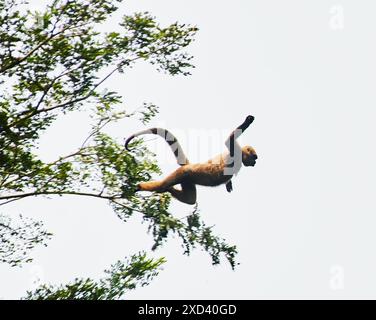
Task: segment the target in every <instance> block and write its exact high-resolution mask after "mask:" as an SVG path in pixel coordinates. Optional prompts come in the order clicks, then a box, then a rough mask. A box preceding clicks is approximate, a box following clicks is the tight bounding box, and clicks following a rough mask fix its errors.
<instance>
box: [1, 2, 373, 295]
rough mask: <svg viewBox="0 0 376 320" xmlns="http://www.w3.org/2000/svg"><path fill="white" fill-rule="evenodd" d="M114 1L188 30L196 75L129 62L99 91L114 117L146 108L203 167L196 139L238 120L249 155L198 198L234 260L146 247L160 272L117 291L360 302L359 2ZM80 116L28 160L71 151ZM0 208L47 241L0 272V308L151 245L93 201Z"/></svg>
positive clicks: (364, 219) (364, 232) (366, 79)
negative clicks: (29, 258) (120, 100)
mask: <svg viewBox="0 0 376 320" xmlns="http://www.w3.org/2000/svg"><path fill="white" fill-rule="evenodd" d="M31 3H33V4H35V5H36V4H38V3H39V1H36V0H35V1H31ZM122 6H123V8H124V9H123V8H122V12H128V13H129V12H133V11H150V12H151V13H152V14H153V15H155V16H157V17H158V19H159V21H161V23H163V24H165V23H171V22H174V21H176V20H177V21H179V22H182V23H183V22H184V23H191V24H196V25H197V26H198V27H199V28H200V32H199V34H198V35H197V38H196V39H197V40H196V41H195V42H194V44H192V45H191V46H190V48H189V51H190V52H191V53H193V54H194V55H195V57H196V58H195V60H194V63H195V65H196V69H195V70H194V73H193V76H191V77H186V78H185V77H177V78H172V77H169V76H167V75H164V74H159V73H157V72H156V71H154V70H153V68H152V67H149V66H147V65H144V64H141V65H138V66H137V67H135V68H134V69H132V70H130V71H128V72H126V73H125V74H122V75H120V76H118V77H116V78H114V79H112V80H111V81H109V82H108V83H107V84H106V86H107V87H109V88H115V89H117V90H119V92H120V93H121V94H123V95H124V97H125V101H126V102H127V105H128V106H129V108H130V109H133V108H136V107H138V106H139V105H141V104H142V102H144V101H148V102H149V101H150V102H153V103H155V104H157V105H158V106H159V107H160V115H159V116H158V118H157V119H156V120H155V121H153V122H152V123H151V124H150V126H160V125H162V126H164V127H166V128H169V129H171V130H172V131H173V132H174V133H176V135H177V136H178V137H179V138H181V140H182V145H183V147H185V146H188V145H189V146H190V148H186V149H188V150H187V154H188V157H189V158H190V159H191V161H198V160H206V157H207V153H208V152H207V150H205V149H206V148H207V144H206V143H205V141H207V140H205V139H207V136H206V134H205V130H209V131H207V132H208V134H210V132H212V131H213V130H218V131H219V132H223V131H224V130H225V129H228V130H231V129H232V128H233V127H235V126H237V125H238V124H239V123H241V122H242V121H243V119H244V118H245V116H246V115H248V114H252V115H254V116H255V118H256V120H255V122H254V123H253V124H252V126H251V127H250V128H249V130H248V131H247V132H246V133H245V134H244V137H243V138H242V141H243V143H246V144H251V145H252V146H254V147H255V149H256V150H257V152H258V154H259V160H258V163H257V165H256V166H255V167H254V168H243V169H242V170H241V171H240V173H239V175H238V177H236V178H235V179H234V181H233V185H234V192H233V193H231V194H228V193H227V192H226V190H225V187H224V186H222V187H219V188H214V189H211V188H204V187H200V188H199V191H198V202H199V208H200V210H201V214H202V217H203V218H204V219H205V221H206V222H207V224H209V225H211V224H215V232H216V234H218V235H220V236H222V237H224V238H226V239H227V240H228V242H229V243H231V244H236V245H237V246H238V249H239V255H238V261H239V262H240V263H241V265H240V266H239V267H238V268H237V269H236V270H235V271H232V270H231V268H230V266H229V265H228V264H227V263H226V262H225V261H224V263H223V264H222V265H221V266H217V267H213V266H212V265H211V263H210V258H209V256H208V255H207V254H206V253H204V252H200V251H199V250H196V251H194V252H193V253H192V255H191V256H190V257H186V256H183V255H182V250H181V248H180V242H179V243H178V241H176V239H175V240H174V239H171V241H170V242H169V244H168V245H166V246H165V247H164V248H163V249H162V250H158V251H156V252H154V253H152V255H153V256H155V257H159V256H166V257H167V260H168V262H167V264H166V265H165V267H164V271H163V272H161V274H160V275H159V276H158V277H157V278H156V279H155V280H154V281H153V282H152V283H151V284H150V286H148V287H145V288H139V289H137V290H136V291H134V292H132V293H131V294H130V295H129V296H128V297H129V298H135V299H136V298H137V299H149V298H150V299H156V298H158V299H165V298H174V299H179V298H187V299H189V298H191V299H209V298H213V299H215V298H227V299H232V298H234V299H235V298H238V299H252V298H376V289H375V288H376V275H375V273H374V270H375V268H376V257H375V253H374V243H375V242H376V233H375V231H374V230H375V226H376V218H375V214H376V210H375V209H376V204H375V197H374V195H375V181H376V169H375V167H374V164H375V160H376V151H375V146H374V142H373V138H374V137H375V133H376V129H375V125H374V118H375V116H376V111H375V102H376V91H375V89H374V86H375V80H376V79H375V78H376V61H375V59H376V58H375V57H376V46H375V37H374V35H375V28H376V21H375V19H374V12H375V10H376V4H375V2H374V1H371V0H369V1H366V0H364V1H361V2H360V1H358V2H355V1H351V2H350V1H345V0H342V1H328V0H325V1H324V0H316V1H308V0H304V1H303V0H299V1H297V0H295V1H293V0H286V1H278V0H274V1H272V0H269V1H265V0H264V1H261V0H259V1H249V0H248V1H246V0H243V1H240V0H238V1H231V2H230V1H219V0H216V1H213V0H206V1H198V0H191V1H177V0H164V1H162V0H158V1H157V0H137V1H136V0H128V1H126V2H124V4H123V5H122ZM85 120H86V118H85V116H84V115H78V114H72V115H69V116H66V117H65V118H64V119H62V120H61V121H59V122H58V123H57V124H56V125H55V126H54V127H52V128H51V129H50V130H49V131H48V133H46V134H45V135H44V137H43V138H42V141H41V154H42V156H43V157H46V158H49V157H51V158H55V157H56V156H57V155H59V154H60V153H65V152H69V151H71V150H72V149H74V147H75V146H77V144H78V143H77V137H81V136H82V137H84V135H85V132H86V131H85V130H87V126H85ZM67 128H69V130H67ZM141 128H142V127H141V126H140V125H139V124H138V123H137V122H136V121H134V122H130V121H127V122H124V123H122V124H120V125H119V126H116V127H113V128H111V131H110V133H111V134H112V135H114V136H116V137H119V138H123V137H126V136H128V135H129V134H131V133H133V132H134V131H137V130H139V129H141ZM193 130H200V132H201V134H202V140H201V141H204V143H203V145H200V146H199V147H196V148H194V147H192V146H191V143H190V141H187V140H186V139H185V138H186V137H189V133H190V132H192V131H193ZM210 130H211V131H210ZM81 140H82V139H80V141H81ZM153 143H155V141H153ZM153 143H152V142H150V145H151V146H152V145H153ZM157 143H158V146H160V147H158V150H164V152H165V154H161V155H159V158H160V159H163V160H165V161H162V162H161V167H162V168H163V170H164V173H167V172H169V171H170V170H172V169H174V168H175V164H173V162H172V163H171V159H173V156H172V154H171V152H170V150H169V149H168V147H165V146H164V144H163V141H159V140H158V142H157ZM197 143H198V144H200V141H199V140H197ZM161 148H162V149H161ZM218 151H219V152H221V151H222V150H218ZM215 153H216V152H215V151H213V154H215ZM166 154H167V156H168V157H170V160H169V161H166ZM171 210H172V212H174V214H176V215H177V216H185V215H186V214H187V213H189V212H190V210H191V207H190V206H187V205H184V204H180V203H176V202H174V205H173V206H172V208H171ZM7 212H8V213H14V214H16V213H24V214H27V215H30V216H33V217H36V218H40V219H42V220H44V221H45V223H46V226H47V228H48V229H49V230H50V231H52V232H53V233H54V234H55V236H54V238H53V239H52V241H51V242H50V244H49V246H48V247H47V248H42V249H40V250H39V249H38V250H36V251H35V255H34V256H35V261H34V263H33V264H32V265H26V266H25V267H24V268H22V269H14V268H10V267H8V266H5V265H3V266H0V297H2V298H17V297H20V296H22V295H24V292H25V291H26V289H27V288H29V287H30V285H31V283H32V281H33V279H35V278H36V277H40V278H41V279H42V281H43V282H49V283H65V282H67V281H70V280H73V279H74V278H75V277H81V276H82V277H87V276H92V277H98V276H100V275H101V272H102V270H103V269H105V268H107V267H109V265H110V264H111V263H114V262H115V261H116V260H117V259H121V258H122V257H124V256H126V255H130V254H132V253H135V252H137V251H139V250H143V249H149V248H150V247H151V244H152V237H151V236H150V235H147V234H146V225H141V224H140V223H139V222H140V219H139V218H134V219H132V220H131V221H130V222H129V223H123V222H122V221H120V220H119V219H118V218H117V217H116V216H115V214H114V213H113V212H112V211H111V209H110V208H109V207H108V206H107V205H106V203H105V202H103V201H101V200H93V199H76V198H72V197H64V198H53V199H50V200H46V199H28V200H25V201H22V202H16V203H14V204H13V205H11V206H9V207H7Z"/></svg>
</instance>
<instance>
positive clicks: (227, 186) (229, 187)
mask: <svg viewBox="0 0 376 320" xmlns="http://www.w3.org/2000/svg"><path fill="white" fill-rule="evenodd" d="M226 190H227V192H231V191H232V182H231V180H230V181H229V182H227V183H226Z"/></svg>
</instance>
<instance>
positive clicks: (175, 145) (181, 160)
mask: <svg viewBox="0 0 376 320" xmlns="http://www.w3.org/2000/svg"><path fill="white" fill-rule="evenodd" d="M144 134H156V135H158V136H161V137H162V138H163V139H165V141H166V142H167V143H168V145H169V146H170V148H171V150H172V152H173V153H174V155H175V158H176V160H177V162H178V164H179V165H181V166H183V165H185V164H188V163H189V161H188V159H187V157H186V155H185V154H184V151H183V149H182V147H181V145H180V143H179V141H178V139H176V137H175V136H174V135H173V134H172V133H171V132H170V131H168V130H166V129H163V128H151V129H147V130H143V131H140V132H137V133H135V134H133V135H131V136H130V137H129V138H128V139H127V140H126V141H125V149H127V150H128V151H130V150H129V148H128V144H129V143H130V142H131V140H132V139H133V138H135V137H138V136H141V135H144Z"/></svg>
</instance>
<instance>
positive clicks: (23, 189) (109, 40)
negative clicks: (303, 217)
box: [0, 0, 236, 295]
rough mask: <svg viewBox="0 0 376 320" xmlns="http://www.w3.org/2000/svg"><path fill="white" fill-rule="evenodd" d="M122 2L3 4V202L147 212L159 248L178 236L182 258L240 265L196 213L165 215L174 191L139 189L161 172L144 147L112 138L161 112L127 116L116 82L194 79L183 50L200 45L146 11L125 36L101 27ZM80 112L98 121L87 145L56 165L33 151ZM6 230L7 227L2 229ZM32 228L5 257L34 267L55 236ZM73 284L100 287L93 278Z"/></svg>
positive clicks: (131, 21) (190, 31) (126, 23)
mask: <svg viewBox="0 0 376 320" xmlns="http://www.w3.org/2000/svg"><path fill="white" fill-rule="evenodd" d="M120 2H121V0H93V1H87V0H75V1H73V0H54V1H51V2H50V4H49V5H48V6H47V7H46V9H45V11H44V12H31V11H30V10H27V5H26V4H25V3H23V2H22V1H19V0H5V1H1V2H0V92H1V94H0V146H1V147H0V206H5V205H7V204H9V203H10V202H13V201H18V200H21V199H25V198H27V197H34V196H53V195H59V196H64V195H75V196H84V197H95V198H99V199H103V200H105V201H108V202H109V204H110V205H111V206H112V208H113V209H114V211H115V212H116V214H117V215H118V216H119V217H120V218H121V219H123V220H127V219H128V218H129V217H130V216H131V215H133V214H135V213H137V214H140V215H142V216H143V219H144V221H146V222H147V223H148V224H149V230H150V231H151V233H152V235H153V237H154V241H155V244H154V246H153V249H156V248H158V247H159V246H161V245H162V244H163V243H164V241H165V240H166V239H168V235H170V234H175V235H177V236H178V237H180V239H181V240H182V244H183V246H184V253H185V254H189V253H190V250H191V249H192V248H195V247H201V248H202V249H203V250H205V251H207V252H208V253H209V254H210V256H211V258H212V262H213V263H214V264H218V263H219V262H220V256H221V255H222V254H224V255H225V257H226V258H227V260H228V261H229V262H230V264H231V266H232V267H234V265H235V261H234V256H235V254H236V248H235V247H234V246H229V245H227V244H226V243H225V242H224V240H222V239H220V238H218V237H216V236H215V235H213V234H212V228H210V227H207V226H205V224H204V223H203V222H202V221H201V220H200V217H199V213H198V211H197V210H195V211H194V212H193V213H192V214H191V215H190V216H189V217H188V218H186V219H177V218H175V217H174V216H173V215H172V214H171V213H169V212H168V208H169V204H170V197H169V195H166V194H162V195H158V194H150V195H144V194H141V193H135V192H134V191H135V188H136V185H137V184H138V183H139V182H141V181H147V180H150V179H151V177H152V175H153V174H159V173H160V170H159V167H158V166H157V164H156V163H155V160H154V157H153V154H151V153H150V152H149V151H148V150H147V149H146V148H145V147H143V146H142V141H140V140H138V141H137V140H136V141H134V142H133V146H137V148H136V149H135V150H137V151H136V152H135V153H128V152H126V151H125V150H124V148H123V146H122V144H121V142H120V141H118V140H117V139H115V138H113V137H111V136H109V135H108V134H106V133H105V127H106V126H109V125H110V124H112V123H114V122H116V121H123V120H125V119H127V118H130V117H133V118H136V119H139V120H140V122H141V123H143V124H146V123H148V122H149V121H150V120H151V119H152V118H153V117H154V116H155V115H156V114H157V113H158V108H157V107H156V106H155V105H153V104H144V106H143V107H142V108H141V110H138V111H132V112H130V111H128V110H126V109H125V108H124V107H123V98H122V96H121V95H120V94H119V93H118V92H115V91H110V90H107V89H106V88H103V85H104V83H105V81H106V80H107V79H108V78H109V77H111V76H113V75H114V74H115V73H120V74H122V73H124V72H125V71H126V70H127V68H131V67H133V66H134V65H135V63H136V62H137V61H147V62H149V63H151V64H153V65H154V66H155V67H156V69H157V70H159V71H163V72H166V73H168V74H170V75H174V76H176V75H188V74H189V70H190V69H191V68H192V67H193V65H192V64H191V59H192V56H191V55H189V54H188V53H186V52H184V51H183V49H184V48H185V47H187V46H188V45H189V44H190V43H191V42H192V41H193V37H194V35H195V33H196V31H197V28H196V27H194V26H189V25H184V24H179V23H173V24H171V25H169V26H167V27H162V26H160V25H159V24H158V23H157V21H156V19H155V18H154V17H153V16H151V15H150V14H149V13H136V14H133V15H127V16H125V17H123V18H122V20H121V21H120V23H119V31H112V32H109V33H105V32H102V31H100V26H101V25H102V24H103V23H105V22H106V20H107V19H108V18H110V17H111V14H112V13H114V12H115V11H116V10H117V6H118V5H119V4H120ZM80 110H85V111H86V112H90V114H91V121H92V122H91V130H90V132H88V134H87V137H86V138H85V139H83V141H82V144H80V147H79V148H77V149H76V150H72V152H71V153H69V154H65V155H60V156H59V157H58V158H57V159H56V160H54V161H51V162H48V163H47V162H44V161H42V160H41V159H40V158H39V157H38V154H37V151H36V150H37V146H38V139H39V138H40V136H41V135H42V134H43V133H44V132H45V131H46V129H47V128H49V127H50V126H51V124H53V123H54V121H55V120H56V119H57V118H58V117H59V116H61V115H63V114H65V113H68V112H73V111H80ZM34 223H36V222H34ZM38 226H40V225H38ZM4 228H5V229H4ZM6 228H7V226H6V225H5V224H0V231H1V232H6ZM35 230H37V231H38V230H39V231H38V232H37V233H38V234H37V235H35V234H34V231H33V230H32V229H31V228H26V227H25V230H24V231H22V232H25V233H26V234H28V233H29V234H28V236H22V237H21V238H22V240H23V241H24V245H23V248H24V249H25V250H24V251H25V252H23V256H22V258H21V257H20V256H19V255H17V254H16V257H15V258H12V259H11V258H10V255H11V254H12V252H14V250H15V249H14V248H15V247H11V246H8V247H6V244H4V243H1V244H0V247H1V250H0V253H1V254H3V256H2V257H5V258H2V260H3V261H7V262H10V263H11V264H13V265H17V264H19V263H21V262H25V261H30V257H29V256H28V249H30V248H32V247H33V246H35V245H36V244H38V243H45V240H46V239H47V238H48V237H49V233H47V232H45V231H42V229H41V228H36V229H35ZM0 236H1V233H0ZM4 239H5V237H4ZM6 239H8V240H9V238H6ZM9 241H10V240H9ZM119 268H120V267H119ZM75 286H76V287H77V288H78V287H79V288H83V289H85V288H88V287H90V288H93V290H94V289H95V288H97V286H96V284H95V283H94V282H92V281H91V280H80V282H76V284H75ZM44 290H47V289H44ZM59 290H64V289H63V288H60V289H59ZM95 290H97V289H95ZM95 290H94V291H95ZM46 292H47V291H43V294H45V295H46V294H47V293H46ZM72 294H73V293H72Z"/></svg>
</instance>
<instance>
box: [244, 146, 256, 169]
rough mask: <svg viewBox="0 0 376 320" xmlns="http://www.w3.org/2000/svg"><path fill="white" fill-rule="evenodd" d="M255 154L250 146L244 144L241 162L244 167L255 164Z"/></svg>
mask: <svg viewBox="0 0 376 320" xmlns="http://www.w3.org/2000/svg"><path fill="white" fill-rule="evenodd" d="M256 160H257V154H256V151H255V149H253V148H252V147H251V146H245V147H243V148H242V162H243V164H244V165H245V166H246V167H249V166H252V167H253V166H254V165H255V164H256Z"/></svg>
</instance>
